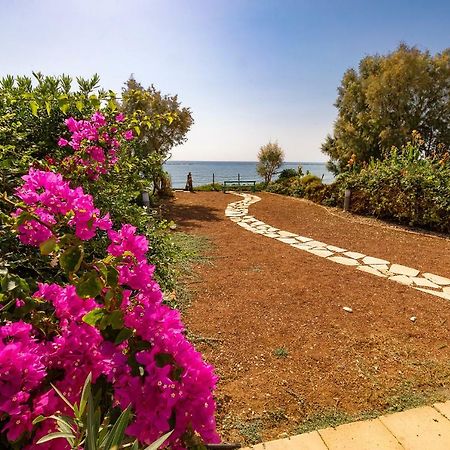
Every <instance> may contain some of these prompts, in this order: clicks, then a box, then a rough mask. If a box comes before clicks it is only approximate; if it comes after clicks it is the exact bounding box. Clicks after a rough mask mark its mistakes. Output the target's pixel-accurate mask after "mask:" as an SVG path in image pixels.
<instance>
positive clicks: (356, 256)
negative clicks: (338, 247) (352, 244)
mask: <svg viewBox="0 0 450 450" xmlns="http://www.w3.org/2000/svg"><path fill="white" fill-rule="evenodd" d="M344 255H345V256H348V257H349V258H353V259H361V258H364V256H366V255H364V254H363V253H358V252H345V253H344Z"/></svg>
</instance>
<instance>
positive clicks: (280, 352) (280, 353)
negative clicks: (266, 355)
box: [273, 347, 289, 358]
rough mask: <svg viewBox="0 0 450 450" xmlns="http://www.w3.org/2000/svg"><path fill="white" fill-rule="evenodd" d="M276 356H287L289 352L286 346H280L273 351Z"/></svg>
mask: <svg viewBox="0 0 450 450" xmlns="http://www.w3.org/2000/svg"><path fill="white" fill-rule="evenodd" d="M273 354H274V356H276V357H277V358H287V357H288V355H289V353H288V351H287V350H286V349H285V348H284V347H278V348H276V349H275V350H274V351H273Z"/></svg>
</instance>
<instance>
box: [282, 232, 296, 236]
mask: <svg viewBox="0 0 450 450" xmlns="http://www.w3.org/2000/svg"><path fill="white" fill-rule="evenodd" d="M280 236H283V237H295V236H297V235H296V234H295V233H291V232H290V231H280Z"/></svg>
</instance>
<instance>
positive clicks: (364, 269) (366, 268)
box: [357, 266, 386, 278]
mask: <svg viewBox="0 0 450 450" xmlns="http://www.w3.org/2000/svg"><path fill="white" fill-rule="evenodd" d="M357 269H358V270H361V271H362V272H367V273H370V274H371V275H376V276H377V277H385V278H386V275H384V274H382V273H381V272H379V271H378V270H377V269H374V268H373V267H371V266H358V267H357Z"/></svg>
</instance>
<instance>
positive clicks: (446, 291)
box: [442, 286, 450, 294]
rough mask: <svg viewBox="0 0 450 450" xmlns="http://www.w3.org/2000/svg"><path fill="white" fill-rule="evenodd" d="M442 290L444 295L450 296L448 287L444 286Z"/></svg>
mask: <svg viewBox="0 0 450 450" xmlns="http://www.w3.org/2000/svg"><path fill="white" fill-rule="evenodd" d="M442 290H443V291H444V292H445V293H446V294H450V286H445V287H443V288H442Z"/></svg>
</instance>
